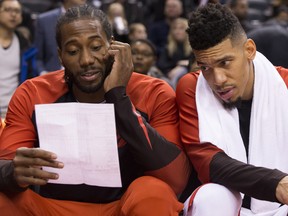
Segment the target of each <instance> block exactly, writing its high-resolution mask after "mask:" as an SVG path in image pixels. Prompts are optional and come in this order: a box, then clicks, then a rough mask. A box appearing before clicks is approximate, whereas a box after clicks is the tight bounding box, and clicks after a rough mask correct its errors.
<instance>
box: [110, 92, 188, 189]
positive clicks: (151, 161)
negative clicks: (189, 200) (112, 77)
mask: <svg viewBox="0 0 288 216" xmlns="http://www.w3.org/2000/svg"><path fill="white" fill-rule="evenodd" d="M105 98H106V101H107V102H108V103H113V104H114V106H115V116H116V125H117V131H118V133H119V135H120V136H121V137H122V138H123V139H124V140H125V141H126V142H127V145H128V146H129V148H130V149H131V152H133V156H134V158H135V161H137V163H138V164H140V165H141V166H142V167H143V169H144V171H145V173H146V174H147V175H153V176H156V177H158V178H160V179H163V180H164V181H166V182H167V183H168V184H170V185H171V186H172V187H173V189H174V191H175V192H176V193H177V192H179V191H181V190H182V189H183V188H184V186H185V184H186V182H187V179H188V176H189V173H190V165H189V162H188V159H187V157H186V155H185V154H184V153H183V151H182V149H180V148H179V147H178V146H177V145H175V143H172V142H170V141H169V140H167V139H166V138H165V137H163V136H161V135H160V134H159V133H158V132H157V130H156V129H154V128H153V127H151V125H150V124H149V123H148V122H147V121H146V120H145V118H144V117H142V116H141V114H140V113H136V110H135V108H134V106H133V105H132V103H131V101H130V99H129V97H128V96H126V94H125V89H124V88H122V87H119V88H115V89H112V90H111V91H109V92H108V93H107V94H106V96H105ZM176 124H177V121H176ZM171 133H177V131H176V130H175V131H174V128H172V130H171ZM176 178H178V180H176ZM180 181H181V182H180Z"/></svg>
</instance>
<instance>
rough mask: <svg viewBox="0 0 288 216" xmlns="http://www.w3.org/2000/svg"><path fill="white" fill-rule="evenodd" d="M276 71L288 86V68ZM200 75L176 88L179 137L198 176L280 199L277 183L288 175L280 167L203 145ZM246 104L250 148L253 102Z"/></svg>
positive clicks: (242, 118)
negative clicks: (198, 101) (249, 161)
mask: <svg viewBox="0 0 288 216" xmlns="http://www.w3.org/2000/svg"><path fill="white" fill-rule="evenodd" d="M277 70H278V72H279V74H280V75H281V77H282V78H283V80H284V82H285V83H286V85H287V86H288V69H285V68H282V67H277ZM198 76H199V72H194V73H189V74H187V75H185V76H184V77H183V78H182V79H181V80H180V81H179V83H178V87H177V90H176V97H177V103H178V107H179V112H180V136H181V140H182V143H183V144H184V148H185V150H186V152H187V154H188V156H189V158H190V161H191V162H192V164H193V166H194V168H195V170H196V171H197V173H198V178H199V179H200V181H201V182H202V183H209V182H213V183H219V184H221V185H224V186H226V187H228V188H232V189H234V190H237V191H240V192H242V193H244V194H246V195H248V196H251V197H255V198H258V199H265V200H268V201H277V199H276V196H275V191H276V186H277V185H278V183H279V181H280V180H281V179H282V178H283V177H284V176H286V175H287V174H285V173H283V172H281V171H279V170H277V169H273V170H272V169H267V168H263V167H255V166H253V165H249V164H246V163H242V162H240V161H237V160H235V159H233V158H231V157H229V156H228V155H226V154H225V153H224V152H223V150H221V149H219V148H218V147H217V146H215V145H213V143H201V144H200V141H199V126H198V113H197V106H196V85H197V80H198ZM243 104H244V106H242V107H241V108H239V109H238V112H239V124H240V132H241V136H242V139H243V142H244V144H245V148H246V149H248V145H249V127H250V113H251V104H252V103H251V101H243ZM271 157H273V155H271ZM259 188H261V190H259ZM244 205H245V204H244ZM247 205H248V206H244V207H249V203H248V204H247Z"/></svg>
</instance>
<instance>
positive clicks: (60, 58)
mask: <svg viewBox="0 0 288 216" xmlns="http://www.w3.org/2000/svg"><path fill="white" fill-rule="evenodd" d="M57 52H58V59H59V61H60V63H61V65H62V66H64V65H63V62H62V57H61V49H60V48H59V47H58V48H57Z"/></svg>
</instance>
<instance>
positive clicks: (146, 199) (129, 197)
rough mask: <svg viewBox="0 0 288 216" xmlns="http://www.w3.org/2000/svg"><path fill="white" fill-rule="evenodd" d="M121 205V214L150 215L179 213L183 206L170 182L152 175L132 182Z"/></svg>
mask: <svg viewBox="0 0 288 216" xmlns="http://www.w3.org/2000/svg"><path fill="white" fill-rule="evenodd" d="M121 206H122V207H121V215H149V216H154V215H157V216H158V215H178V213H179V212H180V211H181V210H182V208H183V204H182V203H180V202H178V200H177V197H176V195H175V193H174V191H173V190H172V188H171V187H170V186H169V185H168V184H166V183H165V182H163V181H161V180H160V179H157V178H154V177H150V176H145V177H140V178H138V179H136V180H135V181H134V182H132V183H131V185H130V186H129V188H128V189H127V191H126V193H125V194H124V196H123V197H122V199H121ZM155 206H157V207H156V208H155Z"/></svg>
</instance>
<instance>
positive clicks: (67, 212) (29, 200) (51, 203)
mask: <svg viewBox="0 0 288 216" xmlns="http://www.w3.org/2000/svg"><path fill="white" fill-rule="evenodd" d="M96 196H97V195H96ZM0 198H1V197H0ZM2 199H3V197H2ZM2 199H0V202H1V201H2ZM8 200H9V199H8ZM9 201H10V203H9V202H6V203H7V204H11V202H12V203H13V205H14V206H17V208H18V210H19V211H20V212H21V216H28V215H29V216H31V215H35V216H36V215H37V216H38V215H39V216H55V215H57V216H71V215H85V216H115V215H116V212H117V209H118V206H119V201H115V202H112V203H108V204H94V203H84V202H74V201H65V200H55V199H48V198H45V197H42V196H40V195H39V194H37V193H35V192H33V191H32V190H29V189H28V190H26V191H25V192H22V193H19V194H17V195H16V196H11V197H10V200H9ZM0 207H2V203H1V205H0ZM9 208H10V207H9ZM6 209H8V205H7V208H6ZM1 210H2V209H1ZM0 215H1V216H2V215H3V216H10V215H9V214H7V215H4V214H2V211H1V213H0ZM16 215H17V214H15V216H16ZM11 216H14V214H13V215H11ZM17 216H18V215H17Z"/></svg>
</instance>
